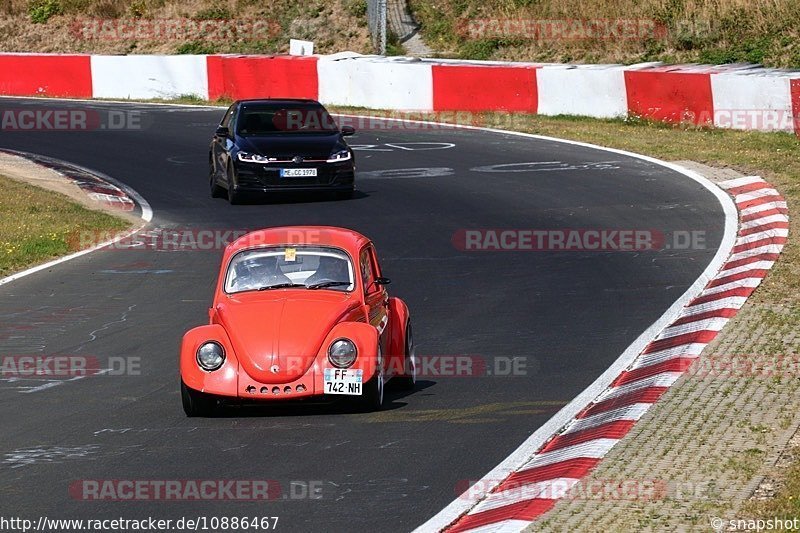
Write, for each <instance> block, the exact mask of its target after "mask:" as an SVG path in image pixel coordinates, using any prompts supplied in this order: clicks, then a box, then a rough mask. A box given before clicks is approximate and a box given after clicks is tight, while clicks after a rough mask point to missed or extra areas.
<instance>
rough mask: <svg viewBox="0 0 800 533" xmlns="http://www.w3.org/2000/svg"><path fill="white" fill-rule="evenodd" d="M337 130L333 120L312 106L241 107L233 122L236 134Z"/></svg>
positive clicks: (333, 131)
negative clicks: (234, 122) (236, 118)
mask: <svg viewBox="0 0 800 533" xmlns="http://www.w3.org/2000/svg"><path fill="white" fill-rule="evenodd" d="M338 131H339V128H338V127H337V125H336V122H335V121H334V120H333V117H331V115H330V114H329V113H328V112H327V111H326V110H325V108H324V107H322V106H321V105H319V104H314V103H310V102H309V103H303V102H300V103H291V104H286V103H274V104H272V103H259V104H244V105H243V106H242V109H241V110H240V112H239V117H238V120H237V121H236V132H237V133H238V134H239V135H245V136H247V135H270V134H276V133H320V134H328V135H329V134H331V133H336V132H338Z"/></svg>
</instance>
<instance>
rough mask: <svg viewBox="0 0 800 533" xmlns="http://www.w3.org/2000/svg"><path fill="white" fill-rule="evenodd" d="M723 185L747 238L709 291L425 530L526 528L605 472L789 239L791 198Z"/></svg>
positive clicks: (749, 180) (746, 185)
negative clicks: (616, 449) (563, 420)
mask: <svg viewBox="0 0 800 533" xmlns="http://www.w3.org/2000/svg"><path fill="white" fill-rule="evenodd" d="M719 185H720V186H721V187H722V188H723V189H725V190H726V191H727V192H728V194H730V195H731V196H732V197H733V199H734V202H735V203H736V207H737V208H738V212H739V219H738V220H739V226H738V234H737V237H736V240H735V242H734V244H733V248H732V251H731V255H730V256H729V257H728V258H727V261H726V262H725V263H724V264H723V265H722V267H721V268H720V269H719V271H718V272H717V273H716V275H715V276H714V277H713V278H711V280H710V281H708V283H707V284H706V285H705V288H703V289H702V291H700V292H699V294H697V295H696V296H695V297H694V298H693V299H691V300H690V301H689V303H688V304H687V305H685V306H684V307H683V308H682V309H681V310H680V312H679V313H678V314H677V315H676V317H675V318H674V319H673V320H672V321H671V323H669V325H667V326H666V327H665V328H663V329H662V330H661V332H660V333H659V334H658V335H657V336H656V337H655V338H654V339H653V340H652V341H650V342H649V343H648V344H647V345H646V347H645V348H644V350H642V351H641V353H640V354H639V356H638V357H637V358H636V359H635V360H634V361H633V363H632V364H630V365H629V366H628V367H627V368H625V369H624V370H622V371H621V372H619V373H618V374H617V376H616V378H615V379H614V380H613V381H612V382H611V386H610V387H608V388H606V390H605V391H603V392H602V393H601V394H600V395H599V396H597V397H596V398H594V400H592V401H591V402H590V403H588V405H585V407H584V408H583V409H582V410H580V412H579V413H578V414H577V415H576V416H575V417H574V418H573V419H572V420H571V421H570V422H569V423H568V424H566V425H565V426H564V427H563V429H562V430H561V431H560V432H557V434H556V435H555V436H553V437H552V438H550V439H549V441H547V442H546V443H545V444H544V446H541V447H540V448H539V449H538V450H536V452H535V453H533V454H532V455H530V456H529V459H528V460H527V461H525V462H523V463H522V464H521V466H519V467H518V468H515V469H514V470H513V471H510V472H508V475H507V476H506V477H505V478H504V479H503V480H502V481H501V482H500V483H499V484H497V485H495V486H494V487H493V488H491V490H484V491H481V488H480V486H479V484H475V485H473V487H471V488H470V489H468V490H467V491H466V492H465V493H464V494H463V495H462V496H461V498H471V499H472V503H473V504H474V505H472V507H471V508H469V510H468V511H466V513H462V514H461V515H460V516H456V517H453V516H452V513H451V515H450V516H449V517H448V518H450V521H449V522H447V523H444V521H443V520H442V517H439V518H437V517H434V518H433V519H431V520H430V521H429V522H427V523H426V524H423V525H422V526H421V527H420V528H419V529H418V530H417V531H434V530H437V531H438V530H445V531H447V532H448V533H456V532H466V531H470V532H482V533H488V532H492V533H500V532H503V533H505V532H516V531H521V530H523V529H525V528H526V527H527V526H529V525H530V524H531V523H532V522H533V521H535V520H536V519H537V518H539V517H540V516H542V515H543V514H544V513H546V512H547V511H548V510H550V509H551V508H552V507H553V506H554V505H555V504H556V502H557V501H558V500H559V499H560V498H563V497H564V496H566V494H567V493H568V491H569V490H570V488H571V487H572V486H574V485H575V484H576V483H578V482H579V481H580V479H581V478H583V477H584V476H586V475H587V474H588V473H589V472H590V471H591V470H592V469H593V468H594V467H595V466H597V464H598V463H599V462H600V461H601V460H602V458H603V457H604V456H605V455H606V454H607V453H608V452H609V450H610V449H611V448H612V447H613V446H614V445H615V444H616V443H618V442H619V441H620V440H621V439H622V438H623V437H624V436H625V434H627V433H628V431H630V429H631V428H632V427H633V425H634V424H635V423H636V421H637V420H639V418H641V416H642V415H643V414H644V413H645V412H646V411H647V410H648V409H649V408H650V406H652V405H653V404H654V403H655V402H656V401H657V400H658V398H659V397H660V396H661V395H662V394H663V393H664V392H665V391H666V390H667V389H668V388H669V387H670V386H671V385H672V384H673V383H675V381H676V380H677V379H678V378H679V377H680V376H681V375H682V374H683V373H684V372H685V371H686V370H687V369H688V368H689V366H690V365H691V364H692V363H693V362H694V361H695V360H696V359H697V358H698V357H699V356H700V353H701V352H702V351H703V349H704V348H705V347H706V345H707V344H708V343H710V342H711V341H712V340H713V339H714V338H715V337H716V335H717V333H719V331H720V330H721V329H722V328H723V327H724V326H725V324H726V323H727V322H728V320H730V319H731V317H733V316H734V315H735V314H736V312H737V311H738V310H739V309H740V308H741V307H742V306H743V305H744V303H745V301H746V300H747V298H748V297H749V296H750V294H752V293H753V291H755V289H756V287H758V285H759V284H760V283H761V281H762V280H763V279H764V277H765V276H766V275H767V272H768V271H769V269H770V268H771V267H772V265H773V264H774V263H775V261H776V260H777V259H778V256H779V254H780V253H781V250H782V249H783V246H784V244H785V243H786V239H787V235H788V232H789V217H788V209H787V204H786V201H785V199H784V198H783V197H782V196H781V195H780V194H778V192H777V191H776V190H775V189H774V188H773V187H772V186H771V185H770V184H768V183H767V182H765V181H764V180H763V179H761V178H760V177H757V176H753V177H744V178H738V179H734V180H729V181H725V182H722V183H720V184H719ZM490 474H491V473H490ZM485 479H487V478H485ZM479 483H480V482H479ZM479 500H480V501H479ZM451 505H452V504H451ZM457 507H458V506H457ZM460 507H461V508H463V504H462V505H461V506H460ZM437 516H438V515H437ZM444 516H445V517H447V515H444ZM445 519H447V518H445Z"/></svg>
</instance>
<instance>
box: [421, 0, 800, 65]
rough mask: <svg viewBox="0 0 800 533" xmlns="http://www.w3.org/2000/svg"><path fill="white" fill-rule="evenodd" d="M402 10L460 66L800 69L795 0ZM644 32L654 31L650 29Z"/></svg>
mask: <svg viewBox="0 0 800 533" xmlns="http://www.w3.org/2000/svg"><path fill="white" fill-rule="evenodd" d="M409 3H410V5H411V9H412V12H413V14H414V18H415V19H416V20H417V21H418V22H419V23H420V25H421V33H422V37H423V39H425V42H426V43H427V44H428V45H429V46H431V47H433V48H434V49H435V50H437V51H439V52H440V53H442V54H445V55H451V56H455V57H460V58H464V59H492V60H511V61H542V62H577V63H638V62H643V61H665V62H668V63H676V62H686V63H691V62H700V63H737V62H750V63H763V64H765V65H767V66H772V67H800V41H798V39H797V36H798V33H797V32H798V22H799V21H800V3H798V2H797V1H796V0H750V1H746V2H745V1H741V0H716V1H714V2H697V1H694V0H668V1H665V0H618V1H615V2H608V1H598V0H595V1H591V2H581V3H578V2H570V1H568V0H409ZM580 21H585V22H587V25H583V24H579V22H580ZM588 23H595V24H596V25H595V24H588ZM606 23H608V24H611V25H614V24H620V27H622V26H624V25H627V24H631V27H632V28H637V29H636V30H631V31H630V32H627V33H624V34H622V33H620V34H615V33H613V32H612V31H610V30H608V29H606V27H605V26H604V24H606ZM647 24H652V25H653V26H652V27H653V28H657V30H654V31H649V30H647ZM595 27H596V28H598V29H597V30H595V29H594V28H595ZM537 32H538V35H537Z"/></svg>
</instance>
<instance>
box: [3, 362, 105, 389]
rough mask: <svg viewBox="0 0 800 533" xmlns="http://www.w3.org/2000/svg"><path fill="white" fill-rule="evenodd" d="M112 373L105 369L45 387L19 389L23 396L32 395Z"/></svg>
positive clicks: (51, 383)
mask: <svg viewBox="0 0 800 533" xmlns="http://www.w3.org/2000/svg"><path fill="white" fill-rule="evenodd" d="M109 372H111V369H110V368H104V369H103V370H99V371H97V372H92V373H91V374H88V375H86V376H75V377H72V378H69V379H60V380H51V381H48V382H47V383H45V384H44V385H39V386H38V387H18V388H19V389H22V390H20V391H19V392H20V393H22V394H31V393H32V392H41V391H43V390H48V389H52V388H53V387H58V386H61V385H63V384H64V383H69V382H71V381H79V380H81V379H84V378H86V377H89V376H102V375H103V374H108V373H109Z"/></svg>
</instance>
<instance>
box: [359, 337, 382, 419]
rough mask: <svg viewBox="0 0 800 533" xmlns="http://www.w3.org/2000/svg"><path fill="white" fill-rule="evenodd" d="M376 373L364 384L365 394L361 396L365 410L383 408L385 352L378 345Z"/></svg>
mask: <svg viewBox="0 0 800 533" xmlns="http://www.w3.org/2000/svg"><path fill="white" fill-rule="evenodd" d="M376 368H377V370H376V371H375V375H374V376H372V379H370V380H369V381H368V382H367V383H365V384H364V394H363V396H361V402H360V407H361V410H362V411H364V412H372V411H380V410H381V409H383V386H384V383H383V354H382V353H381V349H380V346H379V347H378V364H377V367H376Z"/></svg>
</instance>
